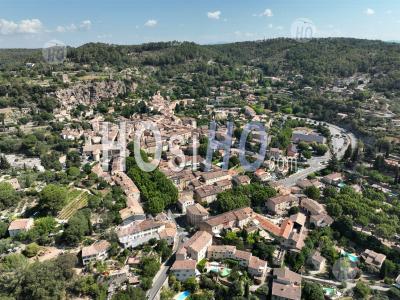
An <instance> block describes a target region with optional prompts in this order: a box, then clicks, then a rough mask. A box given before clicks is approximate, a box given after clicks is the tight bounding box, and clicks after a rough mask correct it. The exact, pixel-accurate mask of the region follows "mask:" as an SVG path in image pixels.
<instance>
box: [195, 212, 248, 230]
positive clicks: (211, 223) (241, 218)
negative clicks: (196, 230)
mask: <svg viewBox="0 0 400 300" xmlns="http://www.w3.org/2000/svg"><path fill="white" fill-rule="evenodd" d="M253 214H254V212H253V210H252V209H251V208H250V207H244V208H239V209H235V210H232V211H228V212H226V213H223V214H220V215H217V216H214V217H212V218H208V219H207V220H206V221H204V222H202V223H200V229H201V230H205V231H207V232H209V233H211V234H214V235H216V234H219V233H220V232H221V231H222V229H233V228H243V227H244V226H245V225H247V224H249V223H250V222H251V221H252V219H253Z"/></svg>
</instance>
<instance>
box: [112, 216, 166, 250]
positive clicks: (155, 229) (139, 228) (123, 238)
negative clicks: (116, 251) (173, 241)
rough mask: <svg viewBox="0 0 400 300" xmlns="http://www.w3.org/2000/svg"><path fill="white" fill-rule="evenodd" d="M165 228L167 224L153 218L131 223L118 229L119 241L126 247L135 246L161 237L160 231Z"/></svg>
mask: <svg viewBox="0 0 400 300" xmlns="http://www.w3.org/2000/svg"><path fill="white" fill-rule="evenodd" d="M164 229H165V224H164V223H162V222H157V221H154V220H152V219H147V220H144V221H141V222H135V223H130V224H129V225H127V226H121V227H119V228H118V229H117V235H118V239H119V242H120V243H121V244H122V245H123V246H124V248H129V247H132V248H135V247H137V246H139V245H142V244H145V243H147V242H148V241H149V240H151V239H153V238H155V239H159V238H160V236H159V233H160V232H161V231H163V230H164Z"/></svg>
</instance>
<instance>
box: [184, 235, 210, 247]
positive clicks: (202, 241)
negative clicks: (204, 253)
mask: <svg viewBox="0 0 400 300" xmlns="http://www.w3.org/2000/svg"><path fill="white" fill-rule="evenodd" d="M210 241H212V235H211V234H209V233H208V232H207V231H197V232H196V233H195V234H194V235H193V236H192V237H191V238H190V239H189V240H187V241H186V242H185V243H184V245H183V247H185V248H190V249H192V250H193V251H196V252H198V251H200V250H201V249H203V248H204V246H205V245H206V244H208V243H209V242H210Z"/></svg>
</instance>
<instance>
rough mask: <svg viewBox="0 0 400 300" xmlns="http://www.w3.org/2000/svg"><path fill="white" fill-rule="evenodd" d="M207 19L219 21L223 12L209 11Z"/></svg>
mask: <svg viewBox="0 0 400 300" xmlns="http://www.w3.org/2000/svg"><path fill="white" fill-rule="evenodd" d="M207 17H208V18H209V19H213V20H219V18H220V17H221V11H219V10H216V11H209V12H208V13H207Z"/></svg>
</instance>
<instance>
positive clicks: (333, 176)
mask: <svg viewBox="0 0 400 300" xmlns="http://www.w3.org/2000/svg"><path fill="white" fill-rule="evenodd" d="M341 178H342V173H332V174H329V175H326V176H325V177H324V179H329V180H337V179H341Z"/></svg>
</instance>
